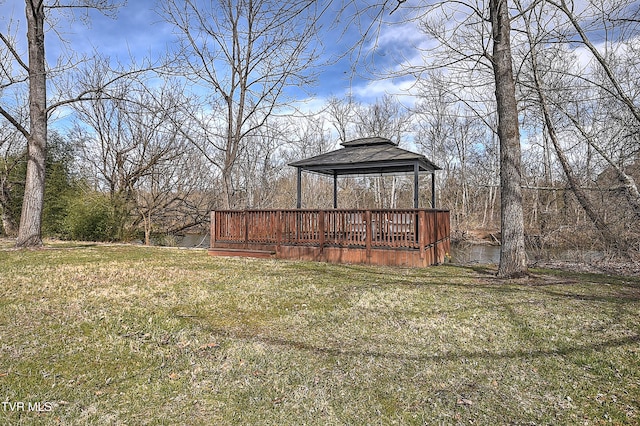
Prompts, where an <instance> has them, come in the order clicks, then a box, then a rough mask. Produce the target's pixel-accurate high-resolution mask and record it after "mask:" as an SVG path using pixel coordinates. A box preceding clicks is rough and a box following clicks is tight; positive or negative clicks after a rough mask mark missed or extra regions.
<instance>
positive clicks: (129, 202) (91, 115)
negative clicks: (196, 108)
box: [74, 69, 202, 242]
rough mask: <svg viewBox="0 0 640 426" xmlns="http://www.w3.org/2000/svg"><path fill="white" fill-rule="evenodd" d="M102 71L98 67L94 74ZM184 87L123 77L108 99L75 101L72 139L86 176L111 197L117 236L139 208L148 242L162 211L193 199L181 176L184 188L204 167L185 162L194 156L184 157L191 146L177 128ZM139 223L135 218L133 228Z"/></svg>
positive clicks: (123, 231)
mask: <svg viewBox="0 0 640 426" xmlns="http://www.w3.org/2000/svg"><path fill="white" fill-rule="evenodd" d="M100 74H101V72H100V69H96V70H95V71H94V73H93V75H94V76H99V75H100ZM116 88H117V89H118V90H116ZM183 91H184V90H183V87H182V86H174V85H172V84H171V83H167V84H166V85H165V86H163V87H160V88H158V89H155V90H152V89H148V88H146V87H145V86H144V85H143V83H142V82H135V81H133V80H128V81H125V80H123V81H120V82H119V83H118V84H117V85H113V87H112V88H111V93H110V95H109V96H108V97H105V98H102V99H101V98H99V97H97V98H96V99H94V100H92V101H86V102H82V103H76V104H74V109H75V111H76V116H77V120H78V124H77V125H76V126H75V135H74V138H75V139H76V140H77V141H78V143H79V150H80V155H81V157H82V162H83V164H84V165H85V168H86V170H88V175H89V176H95V177H96V178H98V182H96V185H97V187H98V188H101V189H104V190H105V191H106V192H108V193H109V195H110V197H111V201H112V203H113V206H114V208H115V211H116V212H117V216H118V225H119V228H120V229H119V233H120V235H119V237H123V236H124V234H125V228H126V226H127V222H129V220H130V218H131V216H132V214H134V213H136V212H137V214H138V219H139V221H140V222H142V223H143V227H144V229H145V233H146V237H147V242H148V241H149V237H150V233H151V230H152V229H153V222H154V219H155V218H156V217H158V215H159V214H160V213H159V212H160V211H165V210H168V209H169V208H174V207H175V205H176V204H179V202H180V201H181V200H182V201H184V202H187V198H189V197H188V195H189V194H188V193H189V192H190V191H186V190H184V188H183V187H182V186H181V181H180V178H179V177H180V176H181V177H182V178H184V182H185V188H186V186H187V183H188V182H189V181H190V179H187V175H186V173H188V172H189V171H190V170H194V171H195V170H198V171H202V170H200V169H198V168H197V167H195V165H196V164H195V163H194V164H192V165H190V164H189V163H188V162H187V161H186V160H187V158H189V159H190V160H192V159H193V158H192V157H188V156H187V155H186V154H187V153H188V152H189V149H188V148H189V147H190V145H189V144H188V141H187V140H186V139H185V138H184V137H183V135H182V132H181V129H178V128H177V127H176V123H177V122H179V121H180V120H179V119H177V118H176V116H177V114H179V111H181V110H182V109H183V102H185V100H184V99H183V97H182V93H183ZM181 168H184V169H185V173H183V172H182V171H181V170H180V169H181ZM192 188H194V187H192ZM137 223H138V221H137V220H135V219H134V221H133V226H134V227H135V226H136V224H137ZM193 225H195V224H193Z"/></svg>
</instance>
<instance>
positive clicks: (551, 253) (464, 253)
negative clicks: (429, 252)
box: [451, 244, 604, 264]
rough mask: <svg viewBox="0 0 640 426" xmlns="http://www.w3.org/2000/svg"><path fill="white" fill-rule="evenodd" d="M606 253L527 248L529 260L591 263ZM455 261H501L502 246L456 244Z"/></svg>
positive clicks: (453, 255)
mask: <svg viewBox="0 0 640 426" xmlns="http://www.w3.org/2000/svg"><path fill="white" fill-rule="evenodd" d="M603 258H604V254H603V253H602V252H600V251H596V250H578V249H551V248H549V249H535V250H527V259H528V261H529V262H532V261H536V260H556V261H563V262H581V263H591V262H595V261H598V260H602V259H603ZM451 259H452V261H453V262H454V263H480V264H498V263H500V246H493V245H488V244H455V245H453V246H452V247H451Z"/></svg>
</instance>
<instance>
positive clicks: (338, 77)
mask: <svg viewBox="0 0 640 426" xmlns="http://www.w3.org/2000/svg"><path fill="white" fill-rule="evenodd" d="M156 3H157V2H156V1H154V0H129V1H128V2H127V4H126V5H125V6H123V7H121V8H120V10H119V11H118V12H117V16H116V17H115V18H111V17H106V16H104V15H103V14H101V13H100V12H98V11H90V12H89V14H90V19H89V20H88V22H86V23H85V22H83V21H82V20H81V19H74V20H70V19H69V16H68V15H67V16H62V17H60V18H59V19H58V22H57V26H56V31H58V32H59V33H60V35H61V36H62V38H64V39H66V40H67V41H68V42H69V43H70V46H72V48H73V50H74V51H76V52H77V53H79V54H81V53H87V54H91V52H93V51H97V52H100V53H101V54H102V55H105V56H109V57H111V59H112V61H116V60H118V61H120V62H121V63H127V62H128V61H129V60H130V56H133V57H135V58H136V59H137V60H138V61H140V60H141V59H142V58H144V57H149V56H151V57H155V56H158V55H161V54H162V53H163V52H164V51H165V50H166V49H167V46H169V45H171V44H172V43H173V42H174V38H173V37H174V36H173V34H172V31H173V29H172V27H171V26H170V25H169V24H167V23H166V22H164V21H163V20H162V18H161V17H160V16H159V15H158V13H157V12H156V10H155V8H156ZM336 3H337V2H336ZM24 7H25V6H24V1H23V0H0V28H1V29H2V31H3V33H4V32H5V31H6V28H7V24H8V22H9V19H10V18H11V17H13V22H14V25H15V24H17V23H19V26H18V31H17V37H18V39H22V40H24V38H25V31H26V30H25V29H24V21H25V17H24ZM81 15H82V12H76V15H75V16H76V17H79V16H81ZM334 16H335V13H333V14H331V13H330V14H328V15H327V18H328V19H329V20H332V19H333V18H334ZM337 33H338V31H333V32H331V33H329V34H327V36H326V37H325V39H324V45H325V55H327V57H331V56H332V55H336V54H338V53H339V52H341V51H344V49H346V48H347V46H349V45H350V44H351V43H353V42H355V41H356V40H359V38H360V30H359V29H358V28H356V26H355V25H352V26H351V28H350V29H349V31H348V32H347V34H346V36H345V38H342V39H340V38H339V37H338V36H337V35H336V34H337ZM414 35H415V34H414ZM404 37H409V38H410V37H412V35H411V34H409V33H407V30H406V28H404V29H403V28H399V27H398V28H395V27H394V28H385V27H383V31H382V33H381V37H380V38H379V40H380V41H381V42H382V43H383V46H382V48H383V49H382V50H381V53H382V55H379V56H377V57H375V59H376V61H377V64H376V65H374V71H376V70H377V71H382V68H384V67H386V66H387V65H389V64H388V63H386V62H388V60H389V59H390V56H389V57H387V56H385V55H384V44H385V43H394V44H396V45H398V44H397V43H398V42H400V43H402V41H403V40H402V39H403V38H404ZM46 43H47V54H48V60H49V63H50V64H54V63H55V60H56V57H57V56H58V54H59V52H60V48H61V47H60V43H59V41H58V37H57V36H56V34H54V33H53V32H51V31H49V32H48V33H47V35H46ZM400 45H402V44H400ZM364 47H365V51H366V50H367V48H368V46H366V45H365V46H364ZM363 53H367V52H363ZM25 56H26V55H25ZM353 65H354V64H353V61H352V58H351V57H350V56H348V55H347V56H346V57H344V58H343V59H341V60H340V61H338V62H337V63H335V64H333V65H331V66H329V67H326V68H324V70H323V72H322V73H321V74H320V77H319V81H318V84H317V86H316V87H312V88H310V91H312V92H313V93H315V97H316V98H317V99H316V100H317V101H318V102H322V100H324V99H326V98H328V97H330V96H337V97H343V96H345V95H347V94H349V93H351V94H352V95H353V96H354V97H355V98H356V99H357V100H361V101H363V102H374V101H375V100H376V99H377V98H380V97H382V96H383V95H384V94H385V93H393V94H395V93H398V92H399V91H400V89H399V83H398V82H394V81H389V80H378V79H376V78H375V77H373V76H371V75H367V71H368V70H366V69H365V67H363V66H359V67H358V69H359V70H360V71H359V73H356V74H354V73H353V72H352V68H353ZM378 67H379V68H378ZM400 86H407V84H404V85H400ZM299 96H305V95H304V94H303V93H300V94H299ZM311 101H312V102H313V99H312V100H311Z"/></svg>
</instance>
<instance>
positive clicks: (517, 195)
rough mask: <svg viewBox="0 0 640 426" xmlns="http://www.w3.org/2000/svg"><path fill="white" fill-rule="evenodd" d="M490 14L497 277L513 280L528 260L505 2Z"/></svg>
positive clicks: (493, 1) (493, 5)
mask: <svg viewBox="0 0 640 426" xmlns="http://www.w3.org/2000/svg"><path fill="white" fill-rule="evenodd" d="M489 13H490V17H491V27H492V33H493V55H492V64H493V73H494V78H495V83H496V101H497V104H498V138H499V139H500V197H501V199H500V205H501V213H500V215H501V217H500V222H501V228H502V245H501V248H500V265H499V267H498V276H500V277H505V278H513V277H519V276H522V275H526V274H527V257H526V253H525V249H524V214H523V211H522V188H521V181H522V176H521V148H520V132H519V129H518V105H517V102H516V90H515V80H514V77H513V68H512V58H511V38H510V32H511V22H510V17H509V9H508V6H507V0H490V1H489Z"/></svg>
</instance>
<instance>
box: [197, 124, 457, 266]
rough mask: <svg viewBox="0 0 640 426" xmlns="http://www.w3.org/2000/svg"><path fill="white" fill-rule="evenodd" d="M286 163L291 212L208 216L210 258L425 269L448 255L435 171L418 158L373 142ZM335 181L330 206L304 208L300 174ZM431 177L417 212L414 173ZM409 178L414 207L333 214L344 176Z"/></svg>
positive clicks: (380, 140) (367, 140)
mask: <svg viewBox="0 0 640 426" xmlns="http://www.w3.org/2000/svg"><path fill="white" fill-rule="evenodd" d="M342 146H343V147H342V148H341V149H337V150H335V151H331V152H327V153H325V154H321V155H318V156H315V157H311V158H307V159H303V160H300V161H296V162H293V163H290V164H289V165H290V166H293V167H296V169H297V201H296V209H294V210H242V211H234V210H217V211H213V212H211V244H210V248H209V254H211V255H212V256H252V257H276V258H285V259H304V260H318V261H327V262H336V263H364V264H374V265H398V266H414V267H416V266H428V265H433V264H438V263H442V262H443V261H444V259H445V257H446V255H447V253H448V252H449V246H450V219H449V211H448V210H442V209H436V208H435V201H436V196H435V195H436V194H435V171H436V170H440V168H439V167H438V166H436V165H435V164H433V163H432V162H431V161H430V160H428V159H427V158H426V157H425V156H424V155H421V154H417V153H415V152H411V151H407V150H405V149H402V148H399V147H398V146H397V145H396V144H395V143H393V142H392V141H390V140H389V139H385V138H380V137H372V138H361V139H356V140H352V141H348V142H344V143H342ZM303 171H307V172H312V173H319V174H323V175H328V176H333V209H327V210H315V209H314V210H311V209H302V208H301V207H302V185H301V180H302V172H303ZM421 172H422V173H430V174H431V207H432V208H428V209H427V208H419V196H418V195H419V185H418V184H419V175H420V173H421ZM400 173H402V174H413V176H414V191H413V192H414V194H413V195H414V197H413V198H414V200H413V201H414V208H413V209H339V208H338V196H337V188H338V185H337V180H338V177H339V176H345V175H380V174H400Z"/></svg>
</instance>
